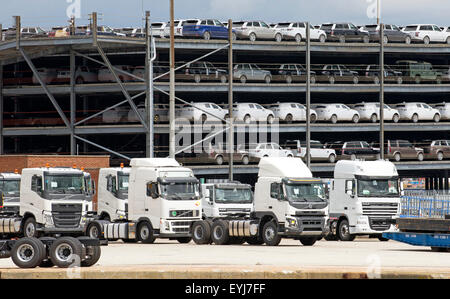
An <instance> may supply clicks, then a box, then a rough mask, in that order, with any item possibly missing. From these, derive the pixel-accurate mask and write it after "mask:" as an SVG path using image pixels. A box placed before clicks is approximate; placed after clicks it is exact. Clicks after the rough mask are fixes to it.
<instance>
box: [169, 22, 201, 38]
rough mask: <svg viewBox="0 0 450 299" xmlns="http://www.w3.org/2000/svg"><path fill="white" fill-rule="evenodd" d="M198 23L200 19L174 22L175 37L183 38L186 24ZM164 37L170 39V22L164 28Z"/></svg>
mask: <svg viewBox="0 0 450 299" xmlns="http://www.w3.org/2000/svg"><path fill="white" fill-rule="evenodd" d="M198 21H199V19H187V20H184V19H183V20H175V21H174V22H173V26H174V36H183V25H184V24H185V23H195V24H197V22H198ZM164 36H165V37H170V21H169V22H167V25H166V27H165V28H164Z"/></svg>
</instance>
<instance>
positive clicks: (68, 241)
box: [50, 237, 83, 268]
mask: <svg viewBox="0 0 450 299" xmlns="http://www.w3.org/2000/svg"><path fill="white" fill-rule="evenodd" d="M50 258H51V260H52V262H53V263H54V264H55V265H56V266H58V267H60V268H68V267H70V266H79V265H81V260H82V258H83V246H82V245H81V242H80V240H78V239H75V238H73V237H62V238H59V239H57V240H56V241H55V242H54V243H53V244H52V246H50ZM78 262H79V263H80V264H79V265H77V263H78Z"/></svg>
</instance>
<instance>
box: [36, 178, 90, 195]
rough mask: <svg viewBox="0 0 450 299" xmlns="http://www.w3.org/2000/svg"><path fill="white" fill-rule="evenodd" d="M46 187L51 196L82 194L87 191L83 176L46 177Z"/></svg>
mask: <svg viewBox="0 0 450 299" xmlns="http://www.w3.org/2000/svg"><path fill="white" fill-rule="evenodd" d="M44 186H45V187H44V188H45V189H44V190H46V191H47V192H49V193H51V194H82V193H83V192H85V191H86V186H85V181H84V176H83V175H82V174H53V175H45V178H44Z"/></svg>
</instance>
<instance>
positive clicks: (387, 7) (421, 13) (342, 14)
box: [0, 0, 450, 28]
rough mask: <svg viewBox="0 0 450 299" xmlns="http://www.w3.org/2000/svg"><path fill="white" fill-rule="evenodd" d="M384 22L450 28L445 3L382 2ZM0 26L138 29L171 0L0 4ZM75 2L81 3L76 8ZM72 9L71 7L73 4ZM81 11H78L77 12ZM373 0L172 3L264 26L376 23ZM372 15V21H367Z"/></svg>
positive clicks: (179, 14)
mask: <svg viewBox="0 0 450 299" xmlns="http://www.w3.org/2000/svg"><path fill="white" fill-rule="evenodd" d="M381 1H382V18H383V22H385V23H394V24H398V25H404V24H410V23H435V24H438V25H442V26H450V18H449V13H450V1H449V0H428V1H426V0H381ZM1 2H2V4H1V8H0V22H1V23H2V24H3V27H9V26H11V25H12V16H13V15H20V16H21V17H22V25H23V26H30V25H39V26H41V27H43V28H49V27H51V26H52V25H64V24H66V22H67V19H68V17H67V10H68V8H74V10H71V11H72V13H79V14H80V18H79V19H78V20H77V23H78V24H87V23H88V14H89V13H90V12H92V11H97V12H98V13H101V14H102V15H101V16H100V17H101V19H100V20H99V24H105V25H110V26H113V27H122V26H139V25H141V24H142V16H143V11H145V10H150V11H151V14H152V17H151V18H152V20H153V21H167V20H168V19H169V0H121V1H119V0H9V1H6V0H2V1H1ZM78 4H79V5H78ZM71 5H72V6H71ZM78 7H79V9H78ZM375 8H376V0H175V17H176V18H204V17H208V18H217V19H220V20H222V21H225V20H228V19H229V18H231V19H233V20H238V19H260V20H265V21H266V22H269V23H272V22H279V21H290V20H305V21H310V22H311V23H313V24H321V23H323V22H329V21H351V22H353V23H355V24H356V25H361V24H369V23H374V22H376V19H374V18H373V17H375V15H376V11H375ZM369 16H370V17H372V18H369Z"/></svg>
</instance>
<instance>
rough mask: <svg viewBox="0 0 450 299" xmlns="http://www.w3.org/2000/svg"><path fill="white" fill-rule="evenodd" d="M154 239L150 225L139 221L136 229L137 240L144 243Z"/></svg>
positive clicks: (151, 241)
mask: <svg viewBox="0 0 450 299" xmlns="http://www.w3.org/2000/svg"><path fill="white" fill-rule="evenodd" d="M155 239H156V238H155V236H154V235H153V227H152V225H151V224H150V223H149V222H142V223H140V224H139V226H138V230H137V240H138V241H141V242H142V243H145V244H152V243H154V242H155Z"/></svg>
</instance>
